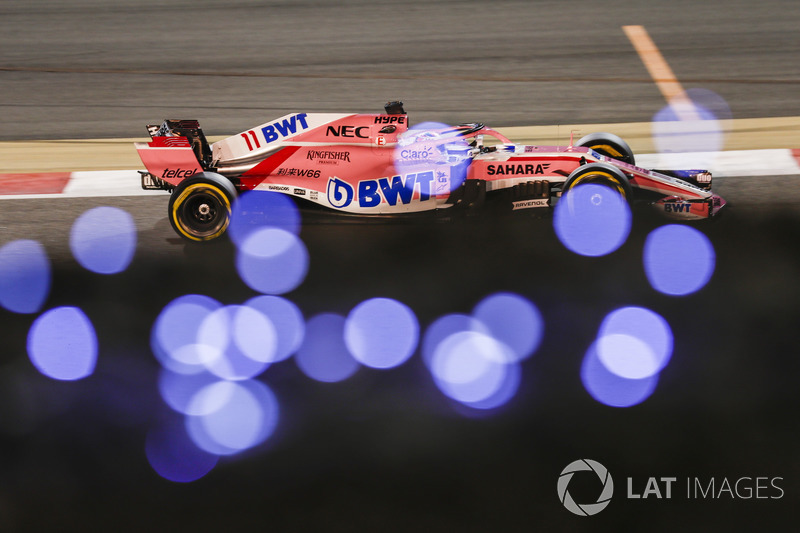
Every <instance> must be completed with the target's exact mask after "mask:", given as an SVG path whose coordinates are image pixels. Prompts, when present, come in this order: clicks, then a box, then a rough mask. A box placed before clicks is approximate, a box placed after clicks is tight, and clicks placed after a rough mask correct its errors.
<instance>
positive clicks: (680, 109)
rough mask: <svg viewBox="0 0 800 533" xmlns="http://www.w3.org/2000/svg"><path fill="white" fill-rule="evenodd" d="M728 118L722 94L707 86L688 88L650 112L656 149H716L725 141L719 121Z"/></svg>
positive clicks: (684, 151) (728, 112)
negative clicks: (655, 110)
mask: <svg viewBox="0 0 800 533" xmlns="http://www.w3.org/2000/svg"><path fill="white" fill-rule="evenodd" d="M731 118H733V115H732V113H731V109H730V106H728V103H727V102H726V101H725V99H724V98H722V97H721V96H719V95H718V94H716V93H714V92H712V91H709V90H708V89H701V88H694V89H689V90H688V91H686V94H685V96H681V97H678V98H674V99H673V100H671V101H670V102H669V104H668V105H666V106H665V107H663V108H661V109H660V110H659V111H658V112H656V114H655V115H654V116H653V120H652V135H653V142H654V144H655V147H656V150H657V151H658V152H659V153H687V152H712V153H713V152H718V151H720V150H722V148H723V147H724V143H725V131H724V127H723V124H722V122H720V121H721V120H730V119H731Z"/></svg>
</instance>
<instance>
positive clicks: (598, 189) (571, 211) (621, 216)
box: [553, 183, 631, 257]
mask: <svg viewBox="0 0 800 533" xmlns="http://www.w3.org/2000/svg"><path fill="white" fill-rule="evenodd" d="M553 225H554V227H555V230H556V235H557V236H558V238H559V240H560V241H561V243H562V244H563V245H564V246H565V247H566V248H567V249H569V250H571V251H573V252H575V253H576V254H580V255H585V256H590V257H597V256H602V255H606V254H609V253H611V252H613V251H615V250H616V249H617V248H619V247H620V246H622V244H623V243H624V242H625V240H626V239H627V238H628V234H629V233H630V230H631V210H630V207H629V206H628V203H627V202H626V201H625V199H624V198H622V196H620V195H619V194H618V193H617V192H616V191H614V190H612V189H610V188H609V187H605V186H603V185H598V184H594V183H587V184H584V185H578V186H577V187H575V188H573V189H570V190H569V191H567V192H566V193H565V194H564V196H563V197H562V198H561V199H560V200H559V201H558V203H557V204H556V207H555V212H554V214H553Z"/></svg>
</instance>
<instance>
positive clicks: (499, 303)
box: [472, 292, 544, 361]
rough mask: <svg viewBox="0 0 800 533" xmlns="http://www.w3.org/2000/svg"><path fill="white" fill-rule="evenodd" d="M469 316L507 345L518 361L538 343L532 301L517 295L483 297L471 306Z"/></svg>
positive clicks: (540, 327) (538, 318)
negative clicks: (473, 307)
mask: <svg viewBox="0 0 800 533" xmlns="http://www.w3.org/2000/svg"><path fill="white" fill-rule="evenodd" d="M472 316H473V317H475V318H476V319H477V320H479V321H480V322H481V323H483V324H485V325H486V327H487V328H488V329H489V333H490V334H491V336H492V337H494V338H495V339H497V340H499V341H500V342H502V343H503V344H505V345H506V346H508V347H509V348H511V350H512V351H513V352H514V355H515V359H516V360H518V361H520V360H522V359H526V358H528V357H530V355H531V354H533V353H534V352H535V351H536V349H537V348H538V347H539V344H540V343H541V340H542V336H543V333H544V321H543V320H542V315H541V313H540V312H539V309H538V308H537V307H536V306H535V305H534V304H533V303H531V302H530V301H529V300H527V299H525V298H523V297H522V296H519V295H517V294H512V293H508V292H502V293H497V294H492V295H490V296H487V297H486V298H484V299H483V300H481V301H480V302H479V303H478V305H476V306H475V309H473V311H472Z"/></svg>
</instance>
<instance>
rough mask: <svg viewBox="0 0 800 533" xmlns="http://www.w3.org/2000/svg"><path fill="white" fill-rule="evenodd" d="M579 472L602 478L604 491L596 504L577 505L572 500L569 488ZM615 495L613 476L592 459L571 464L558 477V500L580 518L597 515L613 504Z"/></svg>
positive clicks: (579, 460)
mask: <svg viewBox="0 0 800 533" xmlns="http://www.w3.org/2000/svg"><path fill="white" fill-rule="evenodd" d="M579 472H591V473H593V474H594V475H596V476H597V477H598V478H600V482H601V483H602V484H603V490H602V491H601V492H600V496H598V497H597V501H596V502H594V503H577V502H576V501H575V500H574V499H572V496H571V495H570V493H569V491H568V490H567V488H568V487H569V482H570V481H572V476H574V475H575V474H576V473H579ZM613 495H614V480H613V479H611V474H609V473H608V469H606V467H605V466H603V465H601V464H600V463H598V462H597V461H593V460H591V459H578V460H577V461H573V462H571V463H570V464H568V465H567V467H566V468H565V469H564V470H562V471H561V475H560V476H559V477H558V499H559V500H561V503H562V504H563V505H564V507H566V508H567V510H568V511H569V512H571V513H575V514H576V515H578V516H592V515H596V514H597V513H599V512H600V511H602V510H603V509H605V508H606V507H607V506H608V504H609V503H610V502H611V496H613Z"/></svg>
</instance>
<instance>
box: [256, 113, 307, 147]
mask: <svg viewBox="0 0 800 533" xmlns="http://www.w3.org/2000/svg"><path fill="white" fill-rule="evenodd" d="M307 116H308V114H307V113H300V114H298V115H292V116H291V117H289V118H285V119H283V120H277V121H275V122H273V123H272V124H267V125H266V126H264V127H263V128H261V133H263V134H264V139H265V140H266V141H267V142H268V143H271V142H273V141H277V140H278V139H280V138H282V137H288V136H289V135H294V134H295V133H297V131H298V128H299V130H300V131H303V130H305V129H308V122H306V117H307ZM245 140H246V139H245Z"/></svg>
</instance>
